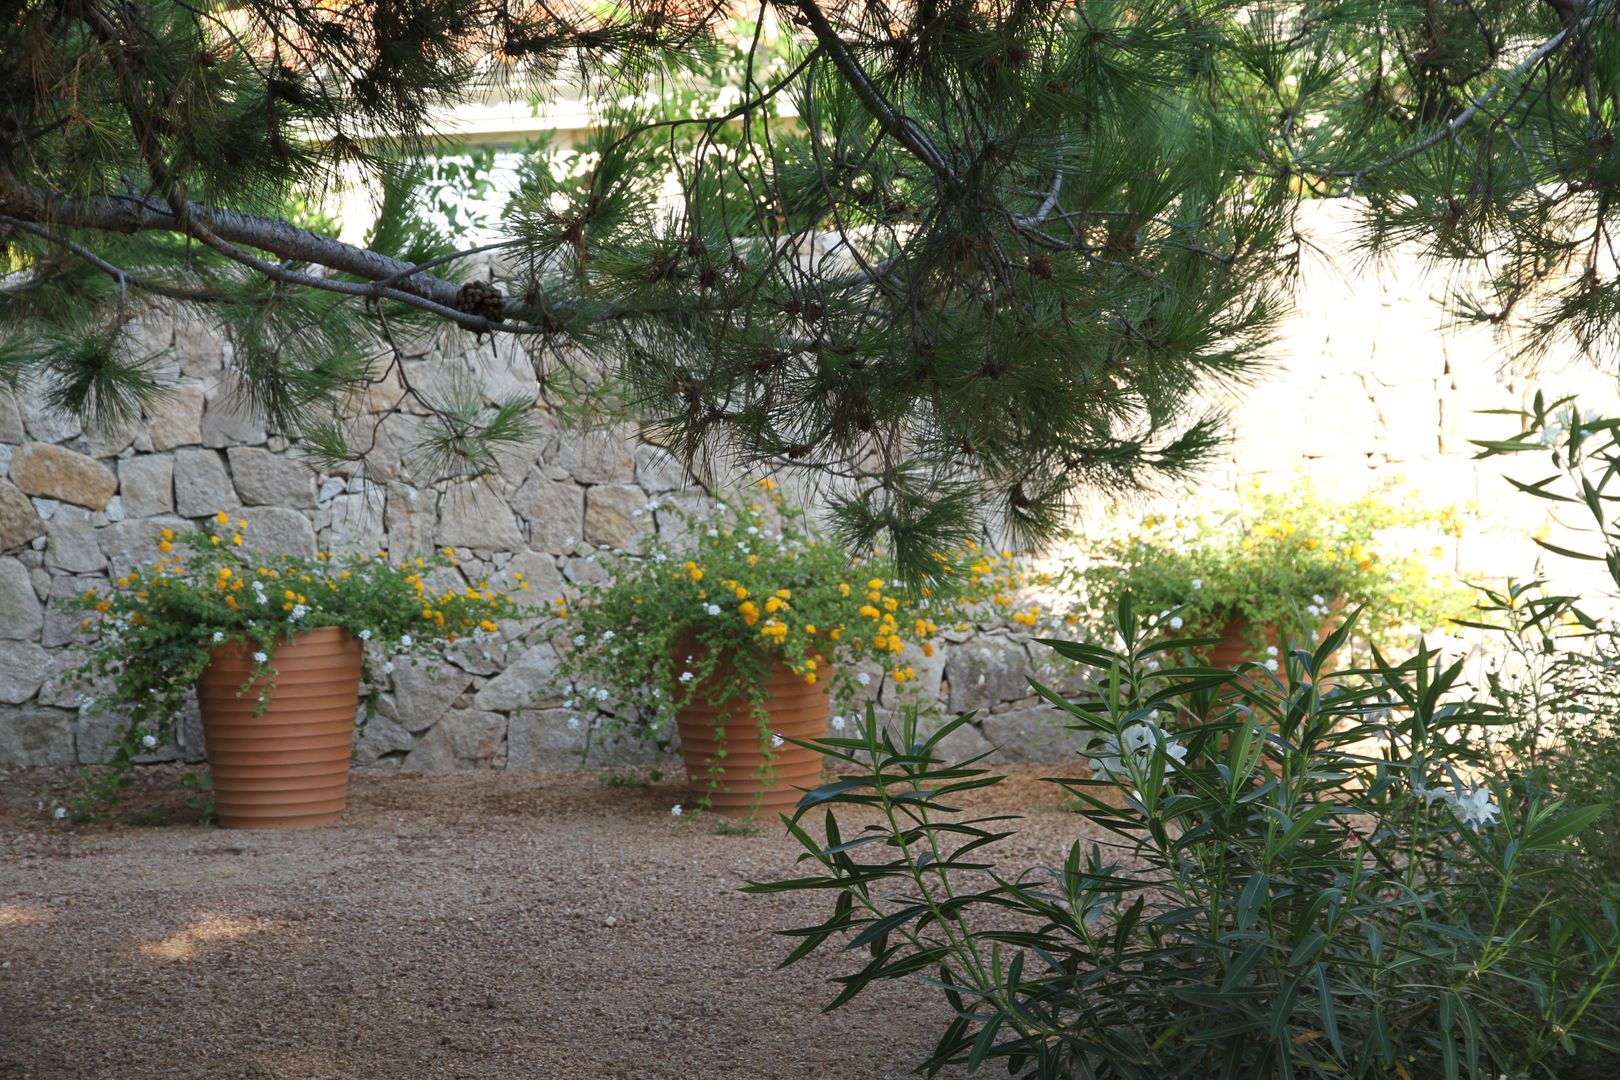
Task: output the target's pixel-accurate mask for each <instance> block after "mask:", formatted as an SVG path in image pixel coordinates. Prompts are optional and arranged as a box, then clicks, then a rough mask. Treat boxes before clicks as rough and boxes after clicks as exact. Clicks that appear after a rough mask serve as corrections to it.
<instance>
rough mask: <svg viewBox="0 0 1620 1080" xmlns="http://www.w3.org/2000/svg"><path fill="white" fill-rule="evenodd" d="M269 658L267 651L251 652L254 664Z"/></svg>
mask: <svg viewBox="0 0 1620 1080" xmlns="http://www.w3.org/2000/svg"><path fill="white" fill-rule="evenodd" d="M269 659H270V657H269V655H268V654H267V653H262V652H256V653H254V654H253V662H254V663H255V664H262V663H264V662H265V661H267V660H269Z"/></svg>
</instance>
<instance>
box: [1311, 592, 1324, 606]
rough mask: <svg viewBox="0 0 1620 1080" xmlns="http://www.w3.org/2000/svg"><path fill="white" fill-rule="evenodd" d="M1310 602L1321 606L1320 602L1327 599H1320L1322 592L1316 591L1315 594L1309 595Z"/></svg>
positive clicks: (1322, 602)
mask: <svg viewBox="0 0 1620 1080" xmlns="http://www.w3.org/2000/svg"><path fill="white" fill-rule="evenodd" d="M1311 603H1313V604H1316V605H1317V606H1321V605H1322V604H1325V603H1327V601H1326V600H1324V599H1322V594H1321V593H1317V594H1315V595H1313V596H1312V597H1311Z"/></svg>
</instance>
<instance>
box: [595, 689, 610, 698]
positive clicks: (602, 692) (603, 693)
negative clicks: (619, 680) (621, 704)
mask: <svg viewBox="0 0 1620 1080" xmlns="http://www.w3.org/2000/svg"><path fill="white" fill-rule="evenodd" d="M611 696H612V695H611V694H609V693H608V692H607V688H606V687H603V688H602V689H600V690H598V691H597V692H596V700H597V701H606V700H607V699H608V698H609V697H611Z"/></svg>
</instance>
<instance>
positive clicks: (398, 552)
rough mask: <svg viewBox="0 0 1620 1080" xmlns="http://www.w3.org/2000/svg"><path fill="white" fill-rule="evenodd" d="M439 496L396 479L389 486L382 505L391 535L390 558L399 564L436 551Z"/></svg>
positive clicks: (389, 540) (388, 532)
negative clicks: (435, 537)
mask: <svg viewBox="0 0 1620 1080" xmlns="http://www.w3.org/2000/svg"><path fill="white" fill-rule="evenodd" d="M438 519H439V496H438V493H437V492H435V491H431V490H428V491H423V490H420V489H417V488H414V487H411V486H410V485H409V484H402V483H400V482H399V481H397V480H391V481H389V483H388V491H387V496H386V498H385V500H384V504H383V527H384V528H385V529H386V531H387V536H388V557H389V559H390V560H391V561H392V562H395V563H399V562H403V561H404V560H405V559H408V558H411V557H413V556H415V555H419V554H422V553H424V552H427V551H431V550H432V549H433V535H434V530H435V529H437V528H438V523H439V520H438Z"/></svg>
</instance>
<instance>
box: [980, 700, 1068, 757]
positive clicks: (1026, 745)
mask: <svg viewBox="0 0 1620 1080" xmlns="http://www.w3.org/2000/svg"><path fill="white" fill-rule="evenodd" d="M1070 721H1072V717H1069V715H1068V714H1067V713H1064V712H1061V711H1059V710H1058V709H1055V708H1053V707H1052V706H1051V705H1045V704H1042V705H1035V706H1032V707H1030V708H1027V709H1009V710H1008V711H1006V712H1000V713H990V714H988V715H986V716H983V717H980V724H979V728H980V730H981V731H982V732H983V733H984V737H985V739H986V740H988V741H989V742H990V743H991V744H992V745H994V746H995V747H997V749H998V750H999V752H1000V754H1001V756H1002V757H1003V758H1004V759H1006V760H1008V761H1068V760H1070V759H1072V758H1074V757H1075V755H1076V753H1077V752H1078V749H1079V746H1080V743H1081V742H1082V741H1083V740H1082V739H1081V737H1080V735H1079V734H1078V733H1076V732H1071V731H1067V730H1065V728H1064V725H1065V723H1067V722H1070Z"/></svg>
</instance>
